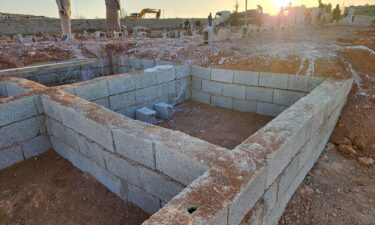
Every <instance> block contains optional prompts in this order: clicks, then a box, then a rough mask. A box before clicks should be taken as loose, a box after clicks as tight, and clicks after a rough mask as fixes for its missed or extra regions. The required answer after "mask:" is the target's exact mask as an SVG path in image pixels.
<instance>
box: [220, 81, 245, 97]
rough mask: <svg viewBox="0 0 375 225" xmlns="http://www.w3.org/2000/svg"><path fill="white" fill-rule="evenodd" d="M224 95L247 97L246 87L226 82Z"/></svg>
mask: <svg viewBox="0 0 375 225" xmlns="http://www.w3.org/2000/svg"><path fill="white" fill-rule="evenodd" d="M223 95H224V96H227V97H232V98H237V99H245V98H246V87H245V86H240V85H237V84H224V85H223Z"/></svg>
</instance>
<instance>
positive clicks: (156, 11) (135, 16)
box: [127, 9, 161, 19]
mask: <svg viewBox="0 0 375 225" xmlns="http://www.w3.org/2000/svg"><path fill="white" fill-rule="evenodd" d="M150 13H153V14H156V19H160V16H161V10H160V9H142V11H141V12H140V13H132V14H130V16H128V17H127V18H128V19H144V17H145V15H146V14H150Z"/></svg>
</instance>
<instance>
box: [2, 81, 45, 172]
mask: <svg viewBox="0 0 375 225" xmlns="http://www.w3.org/2000/svg"><path fill="white" fill-rule="evenodd" d="M20 82H22V83H23V84H25V83H26V84H27V83H32V82H29V81H20V79H14V78H6V79H4V78H0V85H2V87H3V88H1V93H2V95H4V97H5V98H3V99H1V100H0V169H4V168H6V167H9V166H11V165H13V164H15V163H17V162H20V161H23V160H25V159H27V158H30V157H33V156H36V155H39V154H41V153H43V152H45V151H47V150H48V149H50V147H51V144H50V140H49V137H48V135H47V134H46V130H45V116H44V113H43V109H42V107H41V106H40V105H41V104H40V103H41V102H40V95H39V94H36V93H30V94H28V93H27V92H33V90H32V89H28V88H26V87H25V86H22V85H20V84H19V83H20ZM26 86H27V85H26ZM36 86H38V85H36Z"/></svg>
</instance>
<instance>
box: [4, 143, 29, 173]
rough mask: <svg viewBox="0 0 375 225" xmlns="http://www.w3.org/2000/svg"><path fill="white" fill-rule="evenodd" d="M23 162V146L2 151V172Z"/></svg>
mask: <svg viewBox="0 0 375 225" xmlns="http://www.w3.org/2000/svg"><path fill="white" fill-rule="evenodd" d="M23 160H24V158H23V154H22V148H21V146H15V147H11V148H7V149H3V150H0V170H2V169H5V168H7V167H9V166H11V165H13V164H15V163H17V162H20V161H23Z"/></svg>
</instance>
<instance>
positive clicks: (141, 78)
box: [135, 72, 158, 89]
mask: <svg viewBox="0 0 375 225" xmlns="http://www.w3.org/2000/svg"><path fill="white" fill-rule="evenodd" d="M135 79H136V81H135V82H136V89H140V88H145V87H150V86H153V85H156V84H158V79H157V76H156V72H144V73H142V74H138V75H136V76H135Z"/></svg>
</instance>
